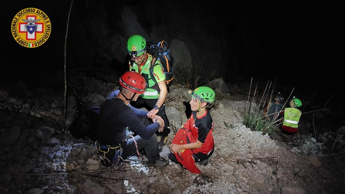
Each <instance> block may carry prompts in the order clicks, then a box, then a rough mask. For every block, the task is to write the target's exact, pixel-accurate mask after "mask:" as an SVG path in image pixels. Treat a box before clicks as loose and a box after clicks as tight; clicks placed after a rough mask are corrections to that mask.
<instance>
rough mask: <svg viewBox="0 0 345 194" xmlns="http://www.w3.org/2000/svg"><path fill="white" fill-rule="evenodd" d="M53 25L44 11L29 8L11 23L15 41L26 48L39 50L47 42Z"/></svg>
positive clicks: (21, 11) (23, 10)
mask: <svg viewBox="0 0 345 194" xmlns="http://www.w3.org/2000/svg"><path fill="white" fill-rule="evenodd" d="M51 31H52V24H51V22H50V19H49V17H48V15H47V14H46V13H44V12H43V11H42V10H40V9H37V8H33V7H29V8H25V9H22V10H20V11H19V12H18V13H17V14H16V15H15V16H14V18H13V20H12V23H11V33H12V36H13V38H14V40H15V41H16V42H17V43H18V44H19V45H21V46H23V47H26V48H37V47H39V46H42V45H43V44H44V43H45V42H47V40H48V38H49V36H50V34H51Z"/></svg>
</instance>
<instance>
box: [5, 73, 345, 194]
mask: <svg viewBox="0 0 345 194" xmlns="http://www.w3.org/2000/svg"><path fill="white" fill-rule="evenodd" d="M109 74H110V73H109ZM100 75H101V76H100ZM59 77H60V78H61V79H62V78H63V75H61V76H59ZM80 80H82V83H84V84H83V86H82V87H81V86H80ZM55 81H56V80H55ZM24 83H25V84H24ZM116 87H117V78H114V77H113V76H110V75H109V76H107V74H105V73H104V72H102V74H97V73H94V74H93V75H88V74H85V73H76V76H74V77H73V78H72V79H71V80H70V85H69V89H70V92H69V93H70V95H69V98H68V103H67V109H66V110H67V112H66V113H67V120H66V122H65V120H64V103H63V102H64V95H63V91H59V90H56V89H53V88H51V87H47V86H40V87H33V86H31V85H29V84H28V83H27V82H23V81H18V82H16V83H15V85H13V86H11V87H9V86H3V87H2V88H1V90H0V107H1V108H0V118H1V121H0V126H1V131H0V133H1V136H0V138H1V139H0V140H1V141H0V146H1V148H2V149H1V150H0V152H1V155H0V170H1V176H0V180H1V181H0V182H1V185H0V189H1V193H11V194H12V193H30V194H41V193H42V194H43V193H87V194H93V193H96V194H106V193H174V194H178V193H283V194H288V193H291V194H292V193H293V194H296V193H313V194H315V193H320V194H326V193H329V194H334V193H344V192H345V188H344V186H343V185H344V183H345V178H344V177H345V168H344V162H343V160H344V157H343V152H342V151H341V150H342V149H341V148H343V147H341V146H343V145H344V144H343V135H344V133H345V128H340V129H339V130H338V132H337V133H336V135H334V134H330V133H328V134H323V135H322V136H320V137H318V138H317V139H315V138H314V137H313V135H312V134H302V133H301V134H298V135H296V136H295V137H294V138H293V139H292V140H291V141H289V142H285V141H282V140H281V139H280V138H279V136H273V137H274V138H273V137H271V136H270V135H268V134H262V133H261V132H258V131H252V130H251V129H249V128H247V127H246V126H244V125H243V124H242V122H243V114H242V112H243V110H244V107H248V102H246V101H245V100H244V99H243V98H242V99H239V98H237V97H234V96H233V95H229V94H224V95H223V94H217V98H216V105H215V107H214V108H213V109H212V110H211V115H212V117H213V120H214V124H215V130H214V138H215V152H214V154H213V156H212V158H211V160H210V162H209V163H208V164H207V165H206V166H202V165H199V164H198V167H199V169H200V170H201V172H202V173H201V174H200V175H197V174H192V173H190V172H189V171H188V170H185V169H182V168H181V167H180V166H179V165H176V164H173V163H170V164H169V165H168V166H167V167H165V168H163V169H157V168H155V167H146V166H143V165H142V164H141V159H144V156H141V157H137V156H133V157H131V158H130V160H129V161H128V162H126V163H125V164H124V166H122V167H121V168H119V169H110V168H104V167H103V166H101V165H100V163H99V158H98V156H97V155H96V149H95V147H94V146H93V144H92V142H90V141H89V140H88V139H87V138H85V139H83V138H79V139H77V138H75V137H73V136H72V135H71V134H70V132H69V130H68V127H69V126H70V124H71V123H72V122H73V120H74V118H75V115H76V113H77V103H78V102H80V101H83V102H85V103H95V104H97V103H100V102H101V101H102V100H104V97H106V96H107V94H108V93H109V92H110V91H111V90H113V89H114V88H116ZM71 88H73V90H71ZM72 91H73V92H72ZM81 91H83V92H84V94H86V95H80V94H81V93H83V92H81ZM188 99H189V95H188V89H187V88H185V87H184V86H181V85H178V84H175V85H174V86H173V87H172V88H171V91H170V93H169V97H168V99H167V104H166V106H167V114H168V116H169V118H170V121H171V127H172V128H173V130H172V131H173V132H172V133H171V134H170V136H169V141H168V144H169V143H170V142H171V139H172V137H173V135H174V133H175V132H176V130H177V129H178V128H179V127H180V126H181V124H182V123H184V121H185V120H186V119H187V118H186V116H185V109H184V105H183V102H184V101H187V100H188ZM64 126H66V127H64ZM332 150H339V151H338V152H337V153H334V152H332ZM168 153H169V150H168V148H167V147H164V148H163V151H162V152H161V155H162V156H163V157H167V154H168Z"/></svg>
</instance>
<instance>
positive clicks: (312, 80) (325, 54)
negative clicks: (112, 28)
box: [1, 1, 344, 93]
mask: <svg viewBox="0 0 345 194" xmlns="http://www.w3.org/2000/svg"><path fill="white" fill-rule="evenodd" d="M64 2H65V3H62V4H61V5H60V6H61V8H59V10H60V12H62V13H65V15H66V17H65V18H62V17H56V9H52V5H50V4H49V3H48V2H46V1H33V2H27V1H22V2H18V1H15V2H11V4H12V5H11V6H9V7H8V8H7V9H5V10H4V11H2V12H1V17H2V18H4V19H3V21H4V22H2V24H3V28H2V30H1V35H2V37H5V44H3V45H4V46H5V48H4V49H5V52H2V53H1V55H2V58H3V59H4V60H2V63H1V66H3V67H6V69H5V70H3V71H1V73H2V74H13V75H15V74H17V73H19V72H21V73H23V72H28V71H40V70H41V69H47V70H63V63H64V58H63V56H64V38H65V30H66V29H65V25H66V20H67V13H68V8H69V1H64ZM54 6H55V5H54ZM220 6H224V5H222V4H220ZM255 6H259V7H258V8H256V9H259V13H260V15H259V16H258V15H254V14H253V15H250V11H248V12H246V17H247V21H248V24H247V25H249V28H250V26H255V28H256V27H260V36H257V37H258V38H260V40H257V41H258V42H260V48H259V51H258V52H260V63H259V64H260V65H261V67H262V68H260V71H257V72H255V73H253V75H250V76H253V77H259V76H260V75H261V76H264V77H266V78H267V79H269V80H272V81H273V80H274V79H275V78H277V79H278V81H279V82H280V83H284V84H287V85H290V86H295V87H299V88H300V89H302V88H303V89H306V90H310V91H314V90H318V89H320V88H321V90H325V91H324V92H325V93H327V92H329V93H333V92H339V91H343V90H344V89H343V88H344V86H343V84H342V83H344V81H343V80H342V76H343V73H342V71H341V70H340V68H342V65H343V64H344V61H343V60H342V55H341V54H342V53H340V51H341V50H343V48H342V47H343V45H342V44H340V37H341V36H340V29H341V27H342V25H343V23H344V22H343V21H341V19H340V15H341V14H340V13H341V12H340V6H339V5H336V4H331V3H329V2H327V4H324V3H321V2H319V3H317V2H312V4H310V3H291V2H286V3H283V2H281V3H278V2H273V3H262V4H257V3H256V4H255ZM26 7H38V8H40V9H41V10H43V11H45V12H46V13H47V14H48V15H49V16H50V20H51V21H52V26H53V27H52V32H53V33H52V34H51V36H50V38H49V40H48V42H46V43H45V44H44V45H43V46H41V47H39V48H36V49H27V48H24V47H22V46H20V45H19V44H17V43H16V42H15V41H14V39H13V37H12V34H11V33H10V24H11V21H12V19H13V17H14V15H15V14H16V13H17V12H18V11H20V10H21V9H23V8H26ZM60 14H61V13H60ZM255 14H257V12H256V13H255ZM257 17H260V19H257ZM250 18H256V19H253V20H251V19H250ZM257 21H258V22H259V23H256V22H257ZM253 22H255V23H253ZM6 28H8V29H7V30H6ZM3 81H5V80H1V82H3Z"/></svg>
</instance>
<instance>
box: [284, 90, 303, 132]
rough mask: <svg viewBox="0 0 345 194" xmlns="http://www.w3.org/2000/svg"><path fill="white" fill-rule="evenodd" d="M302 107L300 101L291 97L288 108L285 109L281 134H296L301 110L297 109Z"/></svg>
mask: <svg viewBox="0 0 345 194" xmlns="http://www.w3.org/2000/svg"><path fill="white" fill-rule="evenodd" d="M301 106H302V101H301V100H300V99H298V98H295V97H293V98H292V100H291V101H290V108H285V109H284V112H282V114H284V121H283V125H282V127H281V132H282V133H283V134H286V135H293V134H295V133H297V132H298V123H299V120H300V118H301V116H302V112H301V110H299V109H298V108H299V107H301Z"/></svg>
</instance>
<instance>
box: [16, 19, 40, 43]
mask: <svg viewBox="0 0 345 194" xmlns="http://www.w3.org/2000/svg"><path fill="white" fill-rule="evenodd" d="M23 21H24V22H19V33H26V39H27V40H36V33H43V29H44V28H43V25H44V23H43V22H38V21H40V20H36V16H35V15H27V16H26V20H23Z"/></svg>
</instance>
